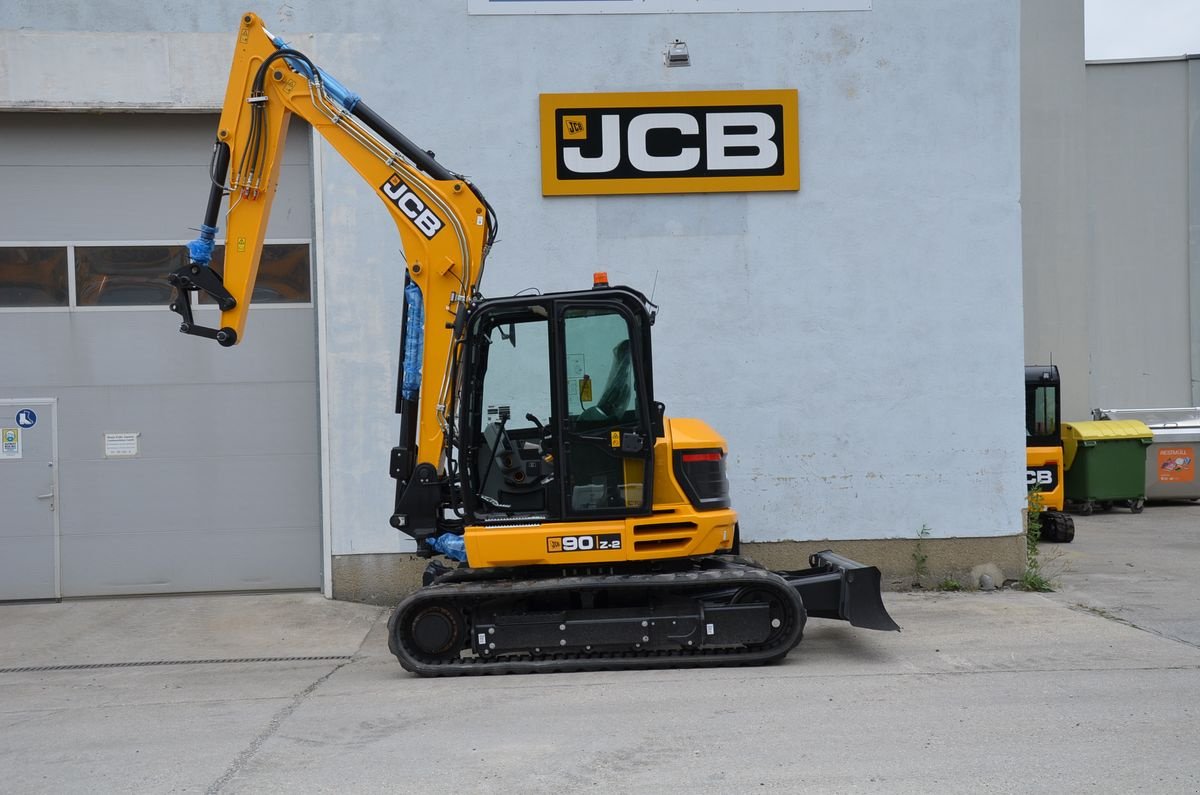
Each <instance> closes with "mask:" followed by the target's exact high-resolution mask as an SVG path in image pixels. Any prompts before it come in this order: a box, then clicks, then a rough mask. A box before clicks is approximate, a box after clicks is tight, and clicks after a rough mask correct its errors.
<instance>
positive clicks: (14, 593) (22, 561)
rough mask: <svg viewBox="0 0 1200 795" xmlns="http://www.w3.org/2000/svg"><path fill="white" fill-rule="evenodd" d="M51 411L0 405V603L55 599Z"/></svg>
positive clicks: (26, 404) (49, 404)
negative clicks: (4, 601) (3, 601)
mask: <svg viewBox="0 0 1200 795" xmlns="http://www.w3.org/2000/svg"><path fill="white" fill-rule="evenodd" d="M55 407H56V402H55V400H54V399H47V398H41V399H37V400H0V600H13V599H57V598H58V597H59V585H58V513H57V509H58V506H57V505H56V504H55V503H56V501H57V499H58V494H57V492H58V475H57V466H58V438H57V426H56V417H55Z"/></svg>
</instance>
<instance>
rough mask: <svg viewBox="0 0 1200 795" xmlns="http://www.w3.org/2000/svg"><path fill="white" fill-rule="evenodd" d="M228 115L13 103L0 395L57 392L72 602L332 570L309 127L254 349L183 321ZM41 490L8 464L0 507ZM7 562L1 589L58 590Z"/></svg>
mask: <svg viewBox="0 0 1200 795" xmlns="http://www.w3.org/2000/svg"><path fill="white" fill-rule="evenodd" d="M215 129H216V118H215V117H214V116H200V115H178V114H176V115H164V114H109V115H96V114H88V115H73V114H50V113H0V339H2V340H5V341H6V342H5V354H4V357H3V361H4V366H3V375H2V377H0V398H9V399H21V398H26V397H30V396H36V397H45V398H56V399H57V428H58V442H59V447H58V455H59V462H58V467H57V471H58V493H57V495H56V499H55V505H54V509H55V512H56V514H57V520H58V557H57V563H56V566H57V571H56V572H55V576H56V577H57V578H58V580H59V582H60V583H61V595H62V596H90V595H108V594H132V593H164V592H181V591H222V590H239V589H255V590H258V589H290V588H317V587H319V586H320V584H321V579H322V569H321V566H322V554H321V506H320V459H319V452H320V451H319V432H318V425H319V424H318V401H317V356H316V318H315V311H314V309H313V284H312V278H311V272H312V271H311V255H310V252H311V240H312V198H311V196H312V185H311V173H312V170H311V165H310V164H311V156H310V151H309V149H310V147H309V137H308V129H307V127H305V126H304V125H294V127H293V130H292V132H291V135H290V136H289V141H288V149H287V152H286V154H285V157H284V167H283V169H284V170H283V173H282V177H281V185H280V194H279V198H278V199H277V200H276V205H275V206H276V211H275V213H274V216H273V219H272V225H271V226H270V227H269V228H268V230H267V243H268V251H269V252H270V257H271V262H270V263H269V264H264V272H263V277H262V279H261V280H260V284H261V285H262V286H263V292H262V301H263V304H262V307H261V309H256V311H255V312H253V313H252V314H251V319H250V324H251V329H252V333H253V334H254V345H252V346H241V347H238V348H234V349H229V350H226V349H221V348H219V347H218V346H216V345H214V344H211V343H209V342H208V341H204V340H199V339H197V338H192V337H185V336H184V335H181V334H179V333H177V331H176V329H177V328H178V317H177V316H176V315H174V314H172V313H170V312H169V311H168V310H167V309H166V308H165V303H166V300H165V299H166V297H167V289H166V286H165V283H164V282H163V281H162V278H161V277H162V275H163V274H165V272H166V271H167V270H168V269H169V268H171V267H172V266H173V265H174V264H175V263H177V262H180V258H181V257H183V256H184V254H183V252H182V249H181V245H182V244H183V243H184V242H185V241H187V240H188V239H190V238H191V237H193V236H194V233H193V232H192V231H191V229H189V227H194V226H195V225H196V224H197V223H198V222H199V220H200V217H201V215H202V212H203V208H204V202H205V199H206V197H207V193H208V183H209V181H208V161H209V154H210V150H211V141H212V138H213V135H214V131H215ZM198 312H200V313H212V314H211V315H203V314H202V316H201V317H199V318H198V320H199V321H200V322H202V323H205V324H206V325H212V323H211V322H207V321H211V320H215V309H212V308H207V307H205V308H201V309H199V310H198ZM2 413H3V412H0V414H2ZM3 420H4V417H0V426H4V425H6V424H11V423H6V421H3ZM27 449H31V448H27ZM39 454H40V450H39ZM0 463H11V462H4V461H0ZM26 485H27V484H24V483H23V482H22V483H18V482H17V479H16V478H7V477H0V504H8V503H9V502H10V501H15V500H18V499H23V497H24V496H28V495H24V494H23V491H22V493H21V494H17V493H16V492H17V491H20V490H26V491H27V490H28V489H27V488H26ZM10 492H11V493H10ZM36 496H37V495H34V498H35V499H36ZM15 532H16V531H13V533H15ZM38 532H40V531H38ZM10 535H11V534H10ZM33 536H36V533H34V534H33V535H31V536H30V538H32V537H33ZM11 543H16V542H10V545H11ZM23 543H25V545H26V546H30V545H32V546H31V548H36V552H37V555H38V556H39V557H38V559H39V560H41V557H44V556H42V555H41V553H42V551H44V546H45V545H44V544H39V543H37V542H36V541H26V542H23ZM5 577H7V579H8V583H9V586H10V587H7V588H6V587H5V585H4V583H3V582H0V598H3V599H13V598H38V597H45V596H51V597H52V596H53V595H54V594H53V593H49V592H47V591H46V590H45V588H44V587H43V586H44V582H43V580H44V578H42V579H39V580H38V582H39V583H41V585H38V584H37V583H33V584H29V585H28V587H26V586H25V585H18V584H17V579H16V577H15V575H13V574H11V573H10V574H8V575H6V574H5V572H4V570H3V569H0V578H5ZM39 577H40V575H39ZM35 579H38V578H35Z"/></svg>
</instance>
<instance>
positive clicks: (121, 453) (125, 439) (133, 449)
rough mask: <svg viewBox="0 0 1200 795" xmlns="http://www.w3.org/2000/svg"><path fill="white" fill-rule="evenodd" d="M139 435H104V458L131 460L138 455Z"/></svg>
mask: <svg viewBox="0 0 1200 795" xmlns="http://www.w3.org/2000/svg"><path fill="white" fill-rule="evenodd" d="M139 436H141V434H140V433H106V434H104V457H105V458H133V457H134V456H136V455H137V454H138V437H139Z"/></svg>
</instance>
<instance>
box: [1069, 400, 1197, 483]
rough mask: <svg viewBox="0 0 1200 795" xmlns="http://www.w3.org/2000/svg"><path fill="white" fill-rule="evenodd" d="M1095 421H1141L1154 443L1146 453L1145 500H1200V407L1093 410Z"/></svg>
mask: <svg viewBox="0 0 1200 795" xmlns="http://www.w3.org/2000/svg"><path fill="white" fill-rule="evenodd" d="M1092 416H1093V417H1095V418H1096V419H1098V420H1140V421H1142V422H1144V423H1146V425H1147V426H1148V427H1149V428H1150V432H1151V433H1152V434H1153V435H1154V440H1153V442H1152V443H1151V445H1150V447H1149V449H1147V450H1146V499H1148V500H1196V499H1200V476H1197V474H1196V453H1198V452H1200V406H1195V407H1189V408H1171V409H1094V410H1093V411H1092Z"/></svg>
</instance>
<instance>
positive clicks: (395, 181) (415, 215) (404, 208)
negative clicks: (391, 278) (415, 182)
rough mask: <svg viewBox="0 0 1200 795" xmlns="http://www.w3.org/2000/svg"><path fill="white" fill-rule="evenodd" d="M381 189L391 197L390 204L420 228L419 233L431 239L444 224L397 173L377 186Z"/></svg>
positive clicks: (385, 194)
mask: <svg viewBox="0 0 1200 795" xmlns="http://www.w3.org/2000/svg"><path fill="white" fill-rule="evenodd" d="M379 189H380V190H381V191H383V195H384V196H387V197H388V198H389V199H391V202H392V204H394V205H396V207H398V208H399V209H400V212H402V213H404V215H405V216H407V217H408V219H409V220H410V221H412V222H413V226H415V227H416V228H417V229H419V230H420V232H421V234H423V235H425V237H426V238H427V239H429V240H433V236H434V235H436V234H437V233H438V232H440V231H441V229H442V227H443V226H445V224H444V223H442V219H441V218H438V217H437V215H435V214H434V212H433V210H430V209H429V208H428V207H426V206H425V202H423V201H421V197H420V196H417V194H415V193H413V192H412V189H411V188H410V187H408V186H407V185H405V184H404V180H402V179H400V177H399V175H397V174H393V175H392V176H391V177H390V178H389V179H388V181H387V182H385V183H383V184H382V185H380V186H379Z"/></svg>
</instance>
